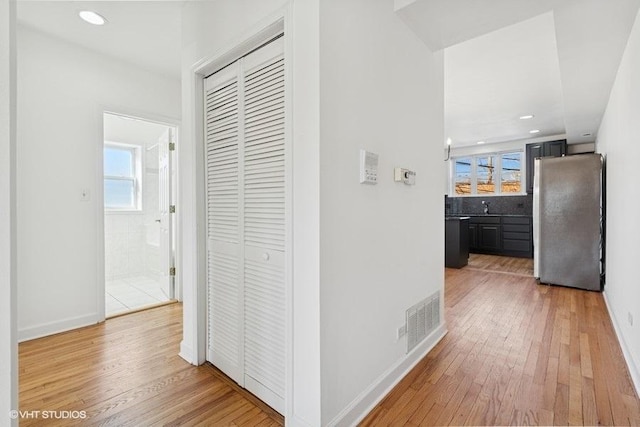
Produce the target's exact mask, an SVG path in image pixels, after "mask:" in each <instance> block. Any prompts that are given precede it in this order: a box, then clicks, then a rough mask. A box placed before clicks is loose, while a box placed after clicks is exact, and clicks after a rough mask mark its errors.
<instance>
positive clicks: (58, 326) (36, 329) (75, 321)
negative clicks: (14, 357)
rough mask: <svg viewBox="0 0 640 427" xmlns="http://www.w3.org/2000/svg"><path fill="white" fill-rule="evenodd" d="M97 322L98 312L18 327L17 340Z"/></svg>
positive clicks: (21, 340) (43, 335)
mask: <svg viewBox="0 0 640 427" xmlns="http://www.w3.org/2000/svg"><path fill="white" fill-rule="evenodd" d="M99 322H100V320H99V318H98V313H92V314H87V315H84V316H77V317H70V318H68V319H64V320H59V321H56V322H50V323H42V324H40V325H36V326H31V327H28V328H23V329H19V330H18V342H24V341H29V340H33V339H36V338H42V337H46V336H49V335H54V334H59V333H60V332H67V331H70V330H73V329H78V328H82V327H84V326H89V325H95V324H97V323H99Z"/></svg>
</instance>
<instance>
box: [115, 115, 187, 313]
mask: <svg viewBox="0 0 640 427" xmlns="http://www.w3.org/2000/svg"><path fill="white" fill-rule="evenodd" d="M175 138H176V128H175V126H170V125H167V124H161V123H157V122H151V121H146V120H143V119H140V118H134V117H129V116H123V115H118V114H112V113H104V245H105V314H106V317H107V318H108V317H113V316H118V315H121V314H125V313H128V312H132V311H137V310H140V309H144V308H148V307H152V306H155V305H159V304H165V303H168V302H171V301H174V300H175V299H176V291H175V280H174V279H175V277H174V276H175V268H174V254H175V251H174V241H175V238H174V237H175V236H174V229H175V227H174V216H175V215H173V213H174V212H175V205H174V204H173V203H174V202H173V200H174V197H173V196H174V191H173V189H174V188H175V176H176V175H175V171H174V168H173V167H172V166H173V164H174V162H173V153H174V151H173V150H174V148H175Z"/></svg>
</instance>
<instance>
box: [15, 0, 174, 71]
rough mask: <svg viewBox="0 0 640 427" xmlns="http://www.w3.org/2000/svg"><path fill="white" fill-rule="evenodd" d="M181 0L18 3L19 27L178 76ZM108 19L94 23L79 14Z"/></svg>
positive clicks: (145, 67)
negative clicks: (93, 13) (87, 21)
mask: <svg viewBox="0 0 640 427" xmlns="http://www.w3.org/2000/svg"><path fill="white" fill-rule="evenodd" d="M182 5H183V2H182V1H157V0H156V1H64V0H63V1H28V0H19V1H18V3H17V20H18V23H19V24H20V25H23V26H25V27H27V28H30V29H33V30H36V31H39V32H41V33H44V34H47V35H48V36H52V37H55V38H58V39H62V40H64V41H67V42H69V43H73V44H76V45H79V46H82V47H84V48H87V49H91V50H93V51H95V52H98V53H101V54H103V55H106V56H109V57H112V58H115V59H118V60H120V61H124V62H127V63H130V64H133V65H135V66H137V67H140V68H143V69H145V70H147V71H151V72H154V73H158V74H162V75H166V76H168V77H171V78H176V79H179V78H180V70H181V64H180V59H181V49H182V46H181V35H182ZM82 10H90V11H94V12H96V13H98V14H100V15H101V16H103V17H105V18H106V19H107V23H106V24H105V25H102V26H93V25H90V24H88V23H86V22H84V21H83V20H82V19H80V17H79V16H78V13H79V12H80V11H82Z"/></svg>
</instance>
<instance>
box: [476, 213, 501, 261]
mask: <svg viewBox="0 0 640 427" xmlns="http://www.w3.org/2000/svg"><path fill="white" fill-rule="evenodd" d="M500 229H501V226H500V217H499V216H495V215H490V216H472V217H471V219H470V220H469V247H470V248H471V249H472V250H473V251H474V252H478V253H493V252H495V251H498V250H500V247H501V244H500V243H501V242H500V240H501V235H500Z"/></svg>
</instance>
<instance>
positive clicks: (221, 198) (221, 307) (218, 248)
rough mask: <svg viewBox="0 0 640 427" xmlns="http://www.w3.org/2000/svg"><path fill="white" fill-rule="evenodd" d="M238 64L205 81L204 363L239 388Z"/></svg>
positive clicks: (241, 371)
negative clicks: (205, 295)
mask: <svg viewBox="0 0 640 427" xmlns="http://www.w3.org/2000/svg"><path fill="white" fill-rule="evenodd" d="M239 69H240V68H239V65H238V64H233V65H231V66H229V67H227V68H226V69H224V70H222V71H220V72H219V73H217V74H215V75H213V76H211V77H209V78H208V79H207V80H206V82H205V91H206V93H205V105H204V108H205V120H206V122H205V156H206V165H207V168H206V188H207V306H208V310H207V311H208V313H207V318H208V322H207V335H208V339H207V360H209V361H210V362H211V363H213V364H214V365H216V366H217V367H218V368H220V369H221V370H222V371H223V372H225V373H226V374H227V375H229V376H230V377H231V378H232V379H233V380H235V381H236V382H238V383H239V384H240V385H243V384H244V356H243V354H242V352H243V346H242V341H243V334H244V316H243V304H244V302H243V301H244V297H243V292H244V290H243V287H244V286H243V277H242V275H241V272H242V260H241V255H242V246H243V245H242V244H241V242H242V240H241V239H242V236H241V224H240V211H241V208H242V200H241V198H240V195H239V187H238V186H239V182H240V180H239V178H240V176H239V167H240V161H239V160H240V148H241V147H240V136H241V135H240V116H239V107H240V105H239V96H238V95H239V91H240V87H239V86H240V82H239V81H238V70H239Z"/></svg>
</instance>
